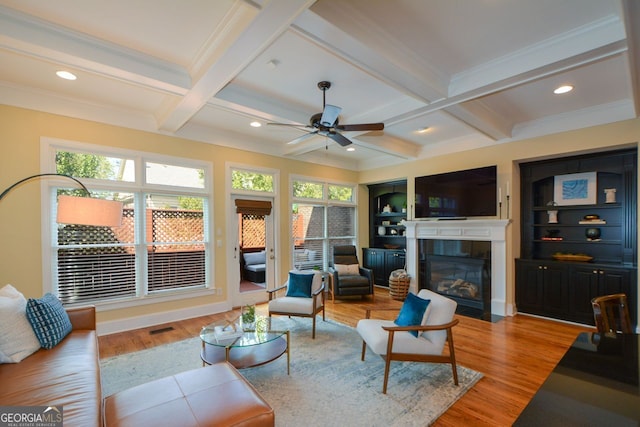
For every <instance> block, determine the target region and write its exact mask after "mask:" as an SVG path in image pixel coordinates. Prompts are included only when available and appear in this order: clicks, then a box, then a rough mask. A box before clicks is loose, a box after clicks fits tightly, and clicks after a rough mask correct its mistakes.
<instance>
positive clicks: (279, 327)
mask: <svg viewBox="0 0 640 427" xmlns="http://www.w3.org/2000/svg"><path fill="white" fill-rule="evenodd" d="M200 339H201V340H202V351H201V352H200V358H201V359H202V363H203V366H204V364H207V365H212V364H214V363H218V362H223V361H227V362H229V363H231V364H232V365H233V366H234V367H236V368H238V369H243V368H252V367H255V366H260V365H264V364H265V363H269V362H273V361H274V360H276V359H277V358H279V357H280V356H282V355H283V354H285V353H286V354H287V375H289V361H290V354H289V343H290V339H291V337H290V334H289V328H288V327H287V322H286V321H284V319H281V318H275V317H273V318H270V317H262V316H258V317H257V319H256V322H255V324H253V325H251V326H250V327H247V326H245V327H244V328H242V327H241V326H240V325H238V324H236V323H235V322H234V321H228V320H220V321H217V322H214V323H212V324H210V325H208V326H205V327H204V328H202V331H201V332H200Z"/></svg>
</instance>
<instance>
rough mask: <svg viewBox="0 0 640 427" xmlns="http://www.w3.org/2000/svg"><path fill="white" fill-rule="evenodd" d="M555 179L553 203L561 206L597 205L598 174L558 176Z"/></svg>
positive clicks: (586, 173)
mask: <svg viewBox="0 0 640 427" xmlns="http://www.w3.org/2000/svg"><path fill="white" fill-rule="evenodd" d="M554 178H555V179H554V195H553V197H554V200H553V201H554V202H556V203H557V204H558V205H559V206H568V205H595V204H596V193H597V181H596V180H597V173H596V172H585V173H573V174H568V175H557V176H555V177H554Z"/></svg>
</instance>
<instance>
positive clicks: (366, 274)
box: [329, 245, 373, 297]
mask: <svg viewBox="0 0 640 427" xmlns="http://www.w3.org/2000/svg"><path fill="white" fill-rule="evenodd" d="M356 266H357V267H356ZM329 273H330V274H331V279H332V289H331V291H332V294H333V297H341V296H351V295H361V296H363V297H364V296H365V295H371V296H373V271H372V270H371V269H369V268H364V267H360V263H359V261H358V255H357V254H356V247H355V246H353V245H344V246H334V247H333V262H332V266H331V267H329Z"/></svg>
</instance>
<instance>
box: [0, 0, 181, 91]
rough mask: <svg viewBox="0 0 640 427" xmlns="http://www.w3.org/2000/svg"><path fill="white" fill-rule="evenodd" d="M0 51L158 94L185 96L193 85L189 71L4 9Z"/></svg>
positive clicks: (1, 9) (0, 15)
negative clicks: (130, 84)
mask: <svg viewBox="0 0 640 427" xmlns="http://www.w3.org/2000/svg"><path fill="white" fill-rule="evenodd" d="M0 28H2V34H0V48H4V49H7V50H10V51H12V52H18V53H20V54H23V55H27V56H30V57H32V58H37V59H41V60H42V59H44V60H46V61H49V62H51V63H55V64H62V65H66V66H69V67H71V68H74V69H77V70H83V71H87V72H90V73H95V74H99V75H104V76H107V77H110V78H114V79H118V80H122V81H126V82H130V83H133V84H137V85H142V86H145V87H150V88H153V89H156V90H158V91H163V92H167V93H171V94H178V95H182V94H184V93H186V92H187V89H188V88H189V86H190V85H191V78H190V77H189V74H188V73H187V71H186V70H185V69H183V68H182V67H179V66H177V65H175V64H172V63H170V62H167V61H163V60H160V59H158V58H154V57H151V56H149V55H145V54H143V53H141V52H137V51H134V50H132V49H127V48H124V47H122V46H118V45H115V44H113V43H109V42H106V41H104V40H100V39H97V38H94V37H90V36H88V35H86V34H81V33H78V32H75V31H71V30H69V29H66V28H65V29H63V28H61V27H59V26H57V25H54V24H51V23H49V22H46V21H43V20H40V19H37V18H35V17H33V16H28V15H24V14H22V13H20V12H17V11H15V10H13V9H9V8H6V7H3V6H0Z"/></svg>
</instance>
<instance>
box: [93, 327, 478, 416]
mask: <svg viewBox="0 0 640 427" xmlns="http://www.w3.org/2000/svg"><path fill="white" fill-rule="evenodd" d="M291 321H292V322H291V324H292V328H291V331H292V332H291V375H289V376H287V359H286V355H283V356H282V357H281V358H280V359H278V360H276V361H274V362H272V363H269V364H267V365H264V366H260V367H257V368H251V369H244V370H242V371H240V372H242V374H243V375H244V376H245V377H246V378H247V379H248V380H249V382H251V384H253V385H254V386H255V388H256V389H257V390H258V391H259V392H260V393H261V394H262V396H263V397H264V398H265V400H266V401H267V402H269V404H270V405H271V406H272V407H273V408H274V410H275V413H276V425H277V426H300V425H304V426H305V427H312V426H427V425H429V424H431V423H432V422H433V421H435V420H436V419H437V418H438V417H439V416H440V415H442V414H443V413H444V412H445V411H446V410H447V409H448V408H449V407H450V406H451V405H452V404H453V403H455V401H456V400H458V399H459V398H460V397H461V396H462V395H463V394H464V393H465V392H466V391H467V390H469V389H470V388H471V387H472V386H473V385H474V384H475V383H476V382H477V381H478V380H479V379H480V378H482V374H481V373H479V372H475V371H473V370H471V369H468V368H465V367H462V366H459V365H458V378H459V382H460V385H459V386H455V385H454V384H453V377H452V374H451V366H450V365H444V364H430V363H409V362H392V363H391V373H390V375H389V385H388V388H387V394H386V395H384V394H382V381H383V374H384V361H383V360H382V358H381V357H380V356H378V355H375V354H373V353H371V352H370V351H367V355H366V358H365V361H364V362H362V361H360V351H361V345H362V341H361V339H360V337H359V335H358V333H357V332H356V331H355V329H353V328H350V327H347V326H344V325H341V324H337V323H334V322H330V321H327V322H323V321H322V320H319V321H318V323H317V331H316V339H315V340H312V339H311V321H310V319H302V318H293V319H291ZM454 337H455V329H454ZM201 366H202V362H201V360H200V339H199V338H197V337H196V338H192V339H188V340H185V341H180V342H177V343H174V344H168V345H164V346H160V347H156V348H152V349H148V350H143V351H139V352H136V353H131V354H126V355H122V356H116V357H113V358H110V359H106V360H103V361H102V362H101V367H102V388H103V395H104V396H108V395H110V394H113V393H115V392H117V391H120V390H124V389H126V388H129V387H132V386H134V385H138V384H141V383H144V382H147V381H150V380H153V379H156V378H161V377H164V376H167V375H173V374H176V373H178V372H182V371H185V370H188V369H193V368H198V367H201ZM212 398H215V396H212Z"/></svg>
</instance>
